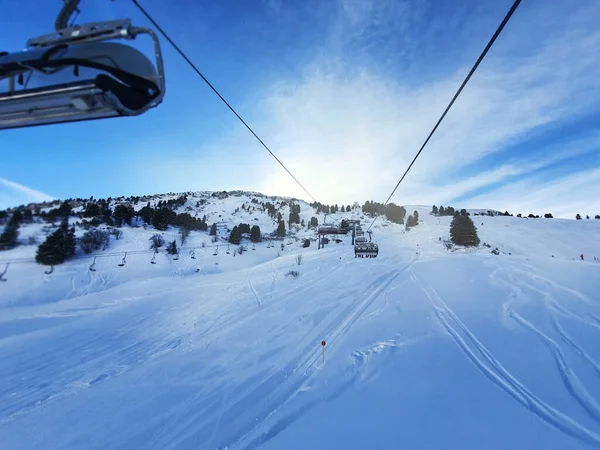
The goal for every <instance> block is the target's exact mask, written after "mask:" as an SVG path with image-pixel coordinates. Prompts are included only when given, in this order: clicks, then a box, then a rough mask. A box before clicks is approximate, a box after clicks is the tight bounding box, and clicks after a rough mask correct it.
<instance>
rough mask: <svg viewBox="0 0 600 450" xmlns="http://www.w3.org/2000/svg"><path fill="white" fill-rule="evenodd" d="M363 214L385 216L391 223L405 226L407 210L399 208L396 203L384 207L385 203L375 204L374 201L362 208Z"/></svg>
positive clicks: (366, 203)
mask: <svg viewBox="0 0 600 450" xmlns="http://www.w3.org/2000/svg"><path fill="white" fill-rule="evenodd" d="M362 212H363V213H365V214H370V215H373V216H377V215H380V214H384V215H385V216H386V217H387V219H388V220H389V221H390V222H394V223H399V224H403V223H404V218H405V217H406V209H405V208H404V206H398V205H396V204H395V203H388V204H387V205H384V204H383V203H378V202H374V201H372V200H371V201H369V200H367V201H366V202H365V204H364V205H363V206H362Z"/></svg>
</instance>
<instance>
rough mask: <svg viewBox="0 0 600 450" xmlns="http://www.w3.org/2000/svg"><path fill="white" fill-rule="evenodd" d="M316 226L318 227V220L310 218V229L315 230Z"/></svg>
mask: <svg viewBox="0 0 600 450" xmlns="http://www.w3.org/2000/svg"><path fill="white" fill-rule="evenodd" d="M318 226H319V219H317V218H316V217H311V218H310V227H311V228H316V227H318Z"/></svg>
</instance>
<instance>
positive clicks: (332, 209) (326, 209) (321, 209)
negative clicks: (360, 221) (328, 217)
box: [310, 202, 352, 214]
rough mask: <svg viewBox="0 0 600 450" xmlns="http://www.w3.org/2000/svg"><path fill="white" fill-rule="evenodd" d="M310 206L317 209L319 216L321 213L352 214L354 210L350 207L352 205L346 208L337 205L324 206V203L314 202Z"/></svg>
mask: <svg viewBox="0 0 600 450" xmlns="http://www.w3.org/2000/svg"><path fill="white" fill-rule="evenodd" d="M310 206H312V207H313V208H315V209H316V210H317V214H319V213H324V214H336V213H339V212H344V211H345V212H350V211H351V210H352V208H351V207H350V205H347V206H344V205H341V206H340V205H338V204H337V203H336V204H335V205H324V204H323V203H320V202H314V203H311V204H310Z"/></svg>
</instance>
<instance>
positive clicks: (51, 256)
mask: <svg viewBox="0 0 600 450" xmlns="http://www.w3.org/2000/svg"><path fill="white" fill-rule="evenodd" d="M76 244H77V242H76V240H75V227H71V228H69V219H68V217H66V216H65V218H64V219H63V221H62V223H61V225H60V227H59V228H58V229H57V230H56V231H55V232H54V233H52V234H51V235H49V236H48V237H47V238H46V240H45V241H44V242H42V243H41V244H40V246H39V247H38V249H37V254H36V256H35V260H36V261H37V262H38V263H39V264H44V265H47V266H54V265H57V264H62V263H63V262H65V261H66V260H67V259H69V258H70V257H72V256H73V255H74V254H75V247H76Z"/></svg>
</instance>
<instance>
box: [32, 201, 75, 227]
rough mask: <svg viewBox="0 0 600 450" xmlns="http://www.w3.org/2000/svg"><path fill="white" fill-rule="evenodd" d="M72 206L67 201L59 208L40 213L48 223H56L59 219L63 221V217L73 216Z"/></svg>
mask: <svg viewBox="0 0 600 450" xmlns="http://www.w3.org/2000/svg"><path fill="white" fill-rule="evenodd" d="M71 211H72V208H71V205H70V203H69V202H68V201H67V200H65V201H64V202H62V203H61V204H60V206H59V207H58V208H53V209H51V210H50V211H48V212H46V211H42V212H41V213H40V217H42V218H43V219H44V220H45V221H46V222H50V223H54V222H56V221H57V220H58V219H62V218H63V217H67V216H70V215H71Z"/></svg>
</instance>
